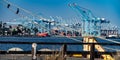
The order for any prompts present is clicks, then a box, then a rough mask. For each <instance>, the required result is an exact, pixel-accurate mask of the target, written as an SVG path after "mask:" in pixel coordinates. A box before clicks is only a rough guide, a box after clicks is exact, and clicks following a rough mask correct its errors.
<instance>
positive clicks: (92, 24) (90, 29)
mask: <svg viewBox="0 0 120 60" xmlns="http://www.w3.org/2000/svg"><path fill="white" fill-rule="evenodd" d="M69 6H70V7H71V8H72V9H74V10H77V12H79V13H80V14H79V17H81V20H82V36H100V32H101V24H102V23H109V21H106V20H104V19H101V18H97V17H96V16H94V15H93V14H92V12H91V10H89V9H86V8H83V7H80V6H79V5H77V4H76V3H73V4H69Z"/></svg>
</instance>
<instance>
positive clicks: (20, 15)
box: [0, 0, 47, 29]
mask: <svg viewBox="0 0 120 60" xmlns="http://www.w3.org/2000/svg"><path fill="white" fill-rule="evenodd" d="M4 2H6V3H7V4H11V5H13V6H14V7H16V8H17V9H18V8H19V9H21V10H23V11H24V12H26V13H28V14H30V15H32V16H34V14H32V13H31V12H29V11H27V10H25V9H23V8H21V7H19V6H17V5H14V4H12V3H10V2H8V1H6V0H4ZM0 3H1V4H3V5H4V6H6V4H4V3H2V2H0ZM8 9H10V11H12V12H15V11H14V10H13V9H12V8H10V6H9V8H8ZM17 15H18V16H20V17H22V18H26V16H24V15H22V14H17ZM37 17H38V16H37ZM39 18H40V17H39ZM29 20H31V19H29ZM31 21H32V20H31ZM34 24H35V23H34ZM35 25H36V24H35ZM37 25H38V26H40V25H39V24H37ZM40 27H42V28H43V29H47V28H46V27H43V26H40Z"/></svg>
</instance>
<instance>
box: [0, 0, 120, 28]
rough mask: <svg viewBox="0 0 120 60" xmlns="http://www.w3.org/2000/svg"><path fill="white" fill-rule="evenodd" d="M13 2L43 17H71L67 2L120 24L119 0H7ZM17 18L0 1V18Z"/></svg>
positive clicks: (6, 19) (72, 12)
mask: <svg viewBox="0 0 120 60" xmlns="http://www.w3.org/2000/svg"><path fill="white" fill-rule="evenodd" d="M1 1H2V0H0V2H1ZM8 1H10V2H12V3H13V4H15V5H17V6H20V7H22V8H24V9H27V10H29V11H31V12H33V13H36V14H41V15H42V16H44V17H49V16H62V17H63V18H65V19H66V18H71V17H75V16H77V14H76V13H75V11H73V10H72V9H71V8H70V7H68V4H69V3H77V4H78V5H80V6H82V7H84V8H87V9H90V10H91V11H92V12H93V14H94V15H95V16H97V17H101V18H102V17H104V18H106V19H107V20H110V21H111V23H112V24H115V25H117V26H120V24H119V23H120V4H119V3H120V0H8ZM15 18H19V16H18V15H16V14H14V13H13V12H11V11H10V10H9V9H7V8H6V7H5V6H3V5H2V4H1V3H0V20H2V21H8V20H13V19H15Z"/></svg>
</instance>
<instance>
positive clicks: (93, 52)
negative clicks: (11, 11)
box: [0, 41, 120, 60]
mask: <svg viewBox="0 0 120 60" xmlns="http://www.w3.org/2000/svg"><path fill="white" fill-rule="evenodd" d="M0 44H30V45H31V47H32V49H31V51H0V54H32V60H37V57H35V56H36V54H53V52H56V53H59V52H61V51H36V48H37V46H35V45H39V44H40V45H63V48H62V53H63V56H62V57H64V56H65V55H72V54H82V55H83V56H85V55H87V54H90V60H94V58H95V55H96V54H100V55H102V54H111V53H113V54H116V51H114V52H99V51H95V45H110V46H120V44H115V43H58V42H15V41H14V42H12V41H0ZM88 44H89V45H90V46H91V51H67V46H68V45H88ZM32 45H33V46H32ZM78 48H79V47H78Z"/></svg>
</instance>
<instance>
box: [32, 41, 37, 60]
mask: <svg viewBox="0 0 120 60" xmlns="http://www.w3.org/2000/svg"><path fill="white" fill-rule="evenodd" d="M36 47H37V44H36V43H33V44H32V60H37V56H36Z"/></svg>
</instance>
